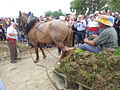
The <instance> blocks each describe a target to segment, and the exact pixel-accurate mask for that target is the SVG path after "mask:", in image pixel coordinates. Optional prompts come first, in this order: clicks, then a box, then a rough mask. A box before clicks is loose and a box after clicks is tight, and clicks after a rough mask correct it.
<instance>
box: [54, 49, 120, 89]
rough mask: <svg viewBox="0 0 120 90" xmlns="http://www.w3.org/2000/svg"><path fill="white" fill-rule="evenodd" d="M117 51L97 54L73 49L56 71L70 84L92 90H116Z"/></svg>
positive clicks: (119, 70)
mask: <svg viewBox="0 0 120 90" xmlns="http://www.w3.org/2000/svg"><path fill="white" fill-rule="evenodd" d="M119 50H120V47H118V48H117V49H106V50H104V51H102V52H100V53H98V54H96V53H91V52H88V51H83V50H80V49H75V50H73V51H71V52H70V54H69V56H68V57H66V58H65V60H64V61H63V62H62V63H61V64H60V67H58V68H56V70H57V71H58V72H60V73H62V74H65V75H66V76H67V77H68V79H69V80H71V81H72V82H73V81H74V82H79V83H81V84H83V85H85V86H87V87H89V88H92V90H117V89H120V88H119V80H120V57H119V56H118V54H117V53H116V52H118V51H119Z"/></svg>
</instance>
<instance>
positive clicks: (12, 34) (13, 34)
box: [9, 33, 18, 36]
mask: <svg viewBox="0 0 120 90" xmlns="http://www.w3.org/2000/svg"><path fill="white" fill-rule="evenodd" d="M9 35H10V36H15V35H18V34H15V33H9Z"/></svg>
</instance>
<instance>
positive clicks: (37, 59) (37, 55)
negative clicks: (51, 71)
mask: <svg viewBox="0 0 120 90" xmlns="http://www.w3.org/2000/svg"><path fill="white" fill-rule="evenodd" d="M34 49H35V53H36V59H35V61H34V63H37V62H38V61H39V53H38V45H34Z"/></svg>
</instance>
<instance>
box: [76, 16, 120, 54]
mask: <svg viewBox="0 0 120 90" xmlns="http://www.w3.org/2000/svg"><path fill="white" fill-rule="evenodd" d="M96 21H97V22H98V24H99V28H100V29H102V32H101V33H100V34H99V36H97V35H91V36H89V37H88V38H85V39H84V42H85V44H82V45H79V46H78V48H81V49H83V50H86V51H91V52H95V53H98V52H100V51H101V50H104V49H106V48H115V47H117V46H118V43H117V32H116V30H115V29H114V28H113V27H112V26H113V24H112V23H111V22H110V21H109V17H108V16H107V15H101V16H100V17H99V18H98V19H97V20H96ZM89 38H92V39H93V40H89Z"/></svg>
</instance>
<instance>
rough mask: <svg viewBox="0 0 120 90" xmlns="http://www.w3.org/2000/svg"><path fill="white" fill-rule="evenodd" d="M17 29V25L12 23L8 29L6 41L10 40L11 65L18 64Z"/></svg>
mask: <svg viewBox="0 0 120 90" xmlns="http://www.w3.org/2000/svg"><path fill="white" fill-rule="evenodd" d="M16 28H17V24H16V23H12V24H11V25H10V26H9V27H8V28H7V37H6V39H7V40H8V46H9V50H10V58H11V63H16V60H17V46H16V40H17V35H18V32H17V30H16Z"/></svg>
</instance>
